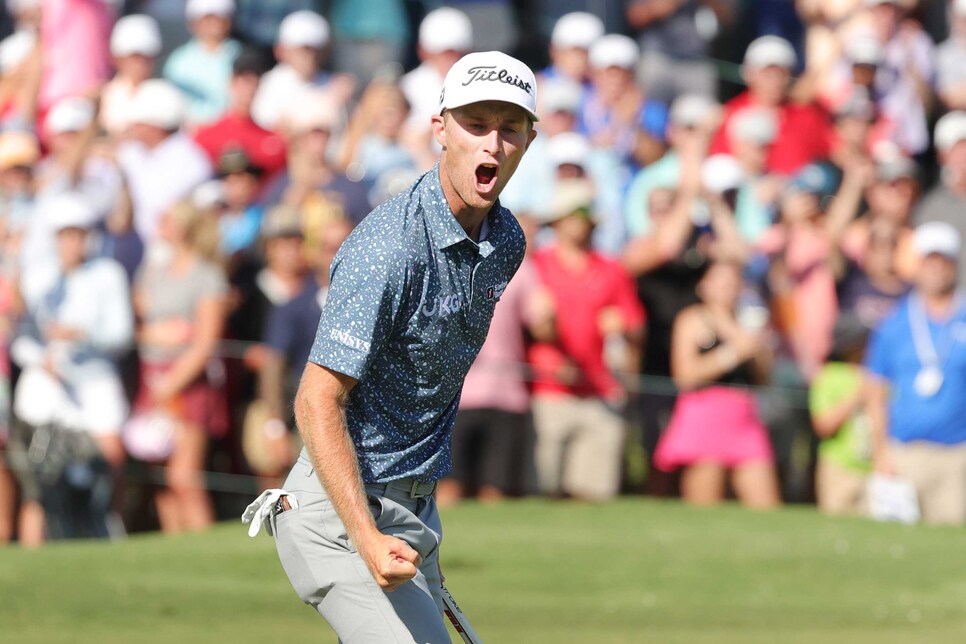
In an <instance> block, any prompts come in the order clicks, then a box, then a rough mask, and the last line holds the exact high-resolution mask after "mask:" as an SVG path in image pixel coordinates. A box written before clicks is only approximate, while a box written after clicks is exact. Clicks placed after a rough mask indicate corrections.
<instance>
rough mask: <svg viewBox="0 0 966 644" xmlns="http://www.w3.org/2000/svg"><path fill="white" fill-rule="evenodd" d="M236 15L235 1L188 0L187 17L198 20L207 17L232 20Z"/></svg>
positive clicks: (186, 6)
mask: <svg viewBox="0 0 966 644" xmlns="http://www.w3.org/2000/svg"><path fill="white" fill-rule="evenodd" d="M234 15H235V0H188V4H187V5H185V16H186V17H187V18H188V20H197V19H199V18H204V17H205V16H219V17H221V18H231V17H232V16H234Z"/></svg>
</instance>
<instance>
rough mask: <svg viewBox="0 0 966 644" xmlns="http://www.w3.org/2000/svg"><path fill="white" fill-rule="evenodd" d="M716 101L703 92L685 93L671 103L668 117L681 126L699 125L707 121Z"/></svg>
mask: <svg viewBox="0 0 966 644" xmlns="http://www.w3.org/2000/svg"><path fill="white" fill-rule="evenodd" d="M716 105H717V104H716V103H715V102H714V101H712V100H711V99H710V98H708V97H707V96H704V95H702V94H683V95H681V96H678V97H677V98H676V99H674V102H673V103H671V111H670V114H669V115H668V117H669V118H670V120H671V123H673V124H674V125H677V126H679V127H697V126H699V125H703V124H704V123H706V122H707V120H708V117H709V116H710V114H711V111H712V110H713V109H714V108H715V107H716Z"/></svg>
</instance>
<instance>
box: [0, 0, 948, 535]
mask: <svg viewBox="0 0 966 644" xmlns="http://www.w3.org/2000/svg"><path fill="white" fill-rule="evenodd" d="M444 4H445V6H442V5H444ZM0 25H2V26H3V28H5V30H6V33H8V34H9V35H8V36H7V37H6V38H4V39H3V40H2V41H0V335H2V337H0V381H2V382H0V412H2V414H3V419H4V420H3V422H2V423H0V424H2V425H3V426H2V427H0V542H4V541H9V540H11V539H17V540H19V541H20V542H21V543H22V544H24V545H37V544H39V543H42V542H43V541H44V540H45V539H49V538H60V537H69V536H95V537H112V536H120V535H123V534H124V533H125V532H126V531H127V530H130V529H144V528H150V527H155V526H158V527H160V528H161V529H163V530H166V531H171V532H177V531H183V530H193V529H200V528H203V527H205V526H207V525H208V524H210V523H211V522H212V521H213V520H214V519H215V518H216V517H219V516H228V515H231V514H234V513H235V512H236V510H237V506H238V500H237V499H234V497H233V496H232V495H231V494H228V495H214V496H213V495H212V494H211V493H210V491H209V490H210V488H211V487H212V485H211V482H212V473H214V474H223V475H240V476H249V477H251V476H254V477H257V480H258V485H259V486H260V487H266V486H277V485H279V484H280V482H281V480H282V477H284V475H285V473H286V472H287V470H288V468H289V467H290V465H291V463H292V462H293V461H294V459H295V456H296V455H297V451H298V449H299V448H300V445H299V442H298V435H297V432H296V431H294V427H293V420H292V410H291V400H292V398H293V395H294V392H295V389H296V387H297V385H298V380H299V376H300V374H301V370H302V367H303V366H304V364H305V361H306V358H307V356H308V353H309V349H310V347H311V344H312V342H313V339H314V334H315V331H316V326H317V323H318V318H319V315H320V312H321V307H322V306H323V305H324V302H325V297H326V292H327V283H328V269H329V265H330V263H331V261H332V259H333V257H334V255H335V253H336V251H337V250H338V248H339V246H340V245H341V243H342V241H343V240H344V239H345V238H346V237H347V236H348V235H349V234H350V233H351V231H352V228H353V226H354V225H355V224H357V223H358V222H359V221H360V220H361V219H362V218H363V217H365V216H366V215H367V214H368V212H369V211H370V210H371V209H372V208H373V207H374V206H376V205H378V204H379V203H381V202H382V201H384V200H386V199H388V198H390V197H391V196H393V195H395V194H398V193H399V192H400V191H403V190H405V189H407V188H408V186H409V185H410V183H411V182H412V181H413V180H414V179H416V178H417V177H418V176H419V175H420V174H421V173H423V172H425V171H427V170H429V169H431V168H432V167H433V165H434V163H435V159H436V158H437V156H438V152H439V150H438V147H437V145H436V143H435V142H434V140H433V139H432V136H431V130H430V116H431V115H432V114H433V113H434V112H435V111H436V109H437V106H438V97H439V93H440V90H441V87H442V81H443V77H444V75H445V73H446V71H447V70H448V69H449V68H450V66H452V64H453V63H454V62H455V61H456V60H458V59H459V58H460V57H461V56H462V55H463V54H465V53H468V52H471V51H478V50H489V49H499V50H503V51H506V52H508V53H513V54H515V55H517V56H520V57H521V58H522V59H524V60H525V61H526V62H528V63H529V64H530V65H531V66H532V67H533V68H534V69H535V70H540V71H539V72H538V110H539V113H540V116H541V118H540V121H539V123H538V124H537V131H538V133H539V135H538V137H537V138H536V139H535V141H534V143H533V144H532V145H531V147H530V149H529V150H528V152H527V154H526V155H525V157H524V160H523V162H522V164H521V165H520V167H519V169H518V171H517V173H516V175H515V176H514V177H513V179H512V180H511V182H510V183H509V184H508V186H507V188H506V190H505V192H504V193H503V195H502V196H501V202H502V203H503V205H505V206H507V207H508V208H510V209H511V210H512V212H513V213H514V214H515V215H516V216H517V218H518V219H519V221H520V223H521V224H522V225H523V227H524V230H525V232H526V234H527V237H528V240H529V244H528V255H527V259H526V260H525V261H524V264H523V266H522V267H521V269H520V272H519V273H518V275H517V276H516V277H515V278H514V279H513V280H512V281H511V282H510V283H509V284H508V285H505V286H503V287H500V289H501V291H502V292H494V294H493V296H494V297H496V298H499V299H500V304H499V306H498V307H497V309H496V313H495V317H494V320H493V323H492V327H491V331H490V336H489V338H488V340H487V343H486V345H485V346H484V349H483V351H482V352H481V354H480V357H479V359H478V361H477V363H476V364H475V365H474V367H473V369H472V370H471V372H470V375H469V376H468V377H467V380H466V385H465V387H464V391H463V396H462V399H461V405H460V410H461V411H460V414H459V417H458V418H457V425H456V428H455V431H454V437H453V473H452V475H451V477H449V478H447V479H445V480H444V481H443V482H442V484H441V486H440V488H439V491H438V496H439V500H440V502H441V503H453V502H456V501H458V500H459V499H461V498H464V497H469V496H473V497H478V498H479V499H481V500H483V501H487V502H495V501H498V500H499V499H502V498H504V497H506V496H519V495H524V494H533V493H539V494H544V495H549V496H552V497H570V498H577V499H583V500H604V499H608V498H611V497H613V496H615V495H617V494H619V493H621V492H628V491H633V492H641V491H644V492H648V493H651V494H656V495H675V494H680V495H681V496H683V497H684V498H685V499H686V500H688V501H691V502H694V503H701V504H709V503H716V502H719V501H721V500H723V499H725V498H729V497H732V496H733V497H735V498H737V499H738V500H739V501H740V502H742V503H744V504H746V505H748V506H750V507H755V508H771V507H775V506H777V505H779V504H780V503H782V502H783V501H812V500H816V498H817V502H818V504H819V506H820V507H821V508H822V509H823V510H826V511H828V512H831V513H853V514H867V513H868V512H869V511H870V498H869V495H868V491H869V490H870V487H869V479H870V476H871V475H872V474H873V472H874V473H875V475H876V476H879V477H880V478H885V479H890V478H892V477H898V478H899V479H901V480H903V481H905V482H907V483H909V484H911V485H912V487H913V488H914V490H915V494H916V497H917V501H918V504H919V508H920V510H921V514H922V518H923V519H924V520H926V521H934V522H952V523H966V317H964V316H966V310H964V307H966V302H964V300H963V298H962V297H961V295H960V292H959V290H958V285H959V284H961V283H962V278H963V276H964V271H966V262H960V261H959V260H960V255H961V251H962V238H963V235H964V234H966V1H964V0H951V1H949V2H945V1H943V0H934V1H930V2H926V1H925V0H921V1H920V2H916V0H798V1H797V2H794V3H793V2H791V1H787V2H782V1H778V0H754V1H752V2H745V3H738V2H735V1H734V0H629V1H626V2H623V1H617V0H604V1H597V2H589V1H588V2H579V1H576V0H568V1H561V2H552V3H551V2H547V1H542V0H529V1H516V2H510V1H509V0H465V1H463V2H447V3H441V2H433V1H431V0H426V1H415V0H408V1H403V0H351V1H350V0H328V1H322V0H317V1H313V0H272V1H271V2H268V1H264V0H260V1H256V0H237V1H236V0H186V1H185V0H165V1H161V0H158V1H154V0H129V1H127V2H121V1H120V0H44V1H43V2H41V1H40V0H7V1H6V13H5V15H4V21H3V22H0ZM870 338H871V341H870ZM445 350H446V349H445V347H440V351H445ZM8 419H9V422H8ZM239 479H240V477H239ZM223 480H228V479H223ZM231 480H235V479H231ZM215 487H217V486H215ZM252 489H254V486H252ZM225 496H227V497H229V498H227V499H226V498H224V497H225ZM235 496H238V495H235ZM240 498H242V499H244V497H240ZM233 499H234V500H233Z"/></svg>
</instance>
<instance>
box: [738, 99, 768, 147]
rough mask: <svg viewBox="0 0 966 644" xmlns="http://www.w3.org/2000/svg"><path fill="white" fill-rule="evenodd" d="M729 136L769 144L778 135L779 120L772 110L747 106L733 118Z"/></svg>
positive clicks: (759, 143) (739, 139)
mask: <svg viewBox="0 0 966 644" xmlns="http://www.w3.org/2000/svg"><path fill="white" fill-rule="evenodd" d="M728 136H729V137H731V138H732V139H736V140H738V141H748V142H750V143H756V144H758V145H768V144H770V143H772V142H773V141H774V140H775V137H777V136H778V120H777V119H776V118H775V115H774V113H773V112H772V111H771V110H767V109H762V108H759V107H746V108H744V109H741V110H738V111H737V112H735V114H734V116H733V117H732V118H731V121H730V122H729V123H728Z"/></svg>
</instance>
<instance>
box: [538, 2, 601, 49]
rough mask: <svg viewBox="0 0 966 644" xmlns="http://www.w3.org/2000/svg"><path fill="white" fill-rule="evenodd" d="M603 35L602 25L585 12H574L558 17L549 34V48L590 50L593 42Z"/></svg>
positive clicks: (593, 16)
mask: <svg viewBox="0 0 966 644" xmlns="http://www.w3.org/2000/svg"><path fill="white" fill-rule="evenodd" d="M603 35H604V23H603V21H601V19H600V18H598V17H597V16H595V15H594V14H592V13H587V12H586V11H574V12H572V13H568V14H565V15H563V16H560V18H559V19H558V20H557V22H556V23H554V25H553V33H551V34H550V46H551V47H557V48H560V49H570V48H577V49H590V46H591V45H593V44H594V41H595V40H597V39H598V38H600V37H601V36H603Z"/></svg>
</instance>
